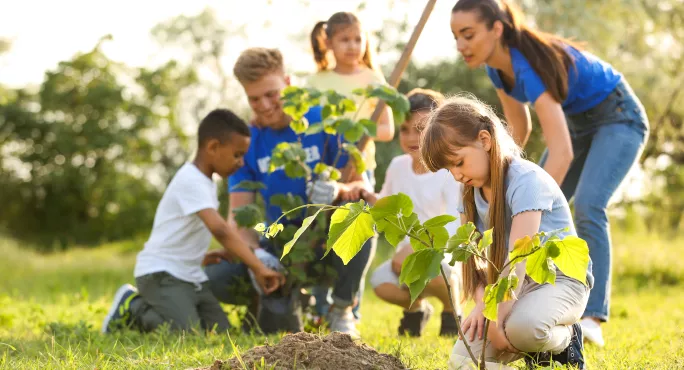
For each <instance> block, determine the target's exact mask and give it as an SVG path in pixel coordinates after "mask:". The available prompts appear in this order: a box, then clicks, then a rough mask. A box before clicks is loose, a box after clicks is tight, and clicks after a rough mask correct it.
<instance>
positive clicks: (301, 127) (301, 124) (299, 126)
mask: <svg viewBox="0 0 684 370" xmlns="http://www.w3.org/2000/svg"><path fill="white" fill-rule="evenodd" d="M290 128H291V129H292V131H294V132H295V134H297V135H300V134H303V133H305V132H306V130H307V129H308V128H309V121H308V120H307V119H306V117H301V118H299V119H297V120H293V121H292V122H290Z"/></svg>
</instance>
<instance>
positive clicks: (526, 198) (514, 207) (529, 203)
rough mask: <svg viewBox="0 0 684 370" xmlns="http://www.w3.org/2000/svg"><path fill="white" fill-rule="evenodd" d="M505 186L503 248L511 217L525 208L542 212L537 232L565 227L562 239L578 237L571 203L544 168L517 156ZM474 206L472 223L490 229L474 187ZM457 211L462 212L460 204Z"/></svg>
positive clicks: (486, 209) (590, 280)
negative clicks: (504, 234) (475, 216)
mask: <svg viewBox="0 0 684 370" xmlns="http://www.w3.org/2000/svg"><path fill="white" fill-rule="evenodd" d="M505 186H506V235H507V237H506V247H508V244H509V243H508V235H510V232H511V225H512V222H513V216H515V215H518V214H520V213H523V212H527V211H542V216H541V224H540V226H539V231H552V230H558V229H563V228H566V227H567V228H568V229H569V230H568V231H567V232H564V233H561V234H559V236H560V237H561V238H563V237H565V236H567V235H574V236H577V232H576V231H575V225H574V223H573V221H572V213H571V212H570V206H569V205H568V202H567V200H566V199H565V196H564V195H563V191H561V189H560V187H559V186H558V185H557V184H556V181H555V180H554V179H553V177H551V175H549V174H548V173H547V172H546V171H544V169H543V168H541V167H539V166H538V165H536V164H534V163H532V162H530V161H528V160H525V159H522V158H519V157H516V158H514V159H513V160H512V161H511V164H510V165H509V167H508V173H507V174H506V180H505ZM475 206H476V208H477V220H476V222H475V224H476V225H477V228H478V230H480V231H484V230H487V229H490V228H491V226H490V225H489V216H488V214H489V203H487V201H486V200H485V199H484V198H483V196H482V192H481V190H480V189H479V188H475ZM460 211H461V213H464V209H463V208H462V207H461V209H460ZM587 283H588V284H589V286H590V287H592V286H593V285H594V276H593V275H592V262H591V259H589V267H588V269H587Z"/></svg>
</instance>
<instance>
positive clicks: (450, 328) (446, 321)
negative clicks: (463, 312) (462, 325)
mask: <svg viewBox="0 0 684 370" xmlns="http://www.w3.org/2000/svg"><path fill="white" fill-rule="evenodd" d="M458 320H459V322H460V321H461V316H460V315H459V316H458ZM439 335H440V336H442V337H455V336H457V335H458V326H457V325H456V318H454V314H453V313H452V312H442V325H441V326H440V327H439Z"/></svg>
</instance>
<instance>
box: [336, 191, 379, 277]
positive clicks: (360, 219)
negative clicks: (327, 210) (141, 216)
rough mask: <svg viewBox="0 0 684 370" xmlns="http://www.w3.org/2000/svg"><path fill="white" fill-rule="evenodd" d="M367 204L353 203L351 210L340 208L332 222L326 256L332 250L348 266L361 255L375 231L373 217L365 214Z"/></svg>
mask: <svg viewBox="0 0 684 370" xmlns="http://www.w3.org/2000/svg"><path fill="white" fill-rule="evenodd" d="M364 207H365V202H364V201H362V200H361V201H359V202H358V203H351V204H350V205H349V209H345V208H338V209H337V210H336V211H335V212H334V213H333V215H332V218H331V221H330V233H329V234H328V247H327V250H326V252H325V253H326V255H327V254H328V253H329V252H330V250H331V249H332V250H333V251H335V253H336V254H337V255H338V256H339V257H340V258H341V259H342V262H343V263H344V264H345V265H346V264H347V263H349V261H351V259H352V258H353V257H354V256H355V255H356V254H357V253H359V251H360V250H361V248H362V247H363V244H364V243H365V242H366V241H367V240H368V239H370V238H371V237H372V236H373V235H375V232H374V231H373V225H374V224H375V223H374V222H373V217H371V215H370V214H368V213H366V212H364Z"/></svg>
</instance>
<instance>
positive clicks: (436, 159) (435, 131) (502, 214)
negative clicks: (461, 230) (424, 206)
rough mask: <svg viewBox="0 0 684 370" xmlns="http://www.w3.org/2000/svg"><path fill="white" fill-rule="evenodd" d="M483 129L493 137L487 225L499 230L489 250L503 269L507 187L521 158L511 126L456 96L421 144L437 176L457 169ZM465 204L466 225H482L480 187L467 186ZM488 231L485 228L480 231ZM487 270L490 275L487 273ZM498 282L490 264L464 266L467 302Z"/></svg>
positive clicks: (434, 114)
mask: <svg viewBox="0 0 684 370" xmlns="http://www.w3.org/2000/svg"><path fill="white" fill-rule="evenodd" d="M481 131H486V132H488V133H489V134H490V135H491V149H490V151H489V162H490V163H489V170H490V174H489V175H490V184H491V187H492V199H490V201H489V204H490V208H489V220H488V222H484V221H485V220H482V221H483V222H482V223H483V224H484V225H487V224H489V227H493V228H494V230H493V231H494V232H493V237H494V242H493V243H492V246H490V248H489V250H488V251H486V253H487V256H488V258H489V259H490V260H491V261H492V262H494V265H496V267H497V268H498V269H499V270H501V268H502V266H503V265H504V262H505V261H506V256H507V254H508V250H507V248H506V238H507V237H508V236H507V235H506V188H505V180H506V174H507V172H508V166H509V164H510V163H511V160H512V159H513V158H514V157H519V156H520V155H521V151H520V147H518V146H517V145H516V144H515V142H514V141H513V138H512V137H511V134H510V132H509V131H508V129H507V127H506V126H504V124H503V123H502V122H501V120H500V119H499V118H498V117H497V116H496V114H495V113H494V111H493V110H492V109H491V108H490V107H489V106H487V105H486V104H484V103H482V102H480V101H479V100H477V99H476V98H474V97H471V96H456V97H452V98H449V99H447V100H445V101H444V102H443V103H442V104H441V105H440V106H439V107H438V108H437V109H436V110H435V111H434V112H432V114H431V115H430V117H429V118H428V120H427V124H426V127H425V129H424V130H423V133H422V136H421V143H420V155H421V159H422V161H423V163H424V164H425V166H426V167H427V168H428V169H429V170H430V171H432V172H435V171H438V170H440V169H442V168H447V169H448V168H449V167H452V166H453V165H454V160H453V159H454V156H455V155H454V152H455V151H456V150H458V149H459V148H461V147H465V146H469V145H472V144H473V143H474V142H475V141H476V140H477V138H478V136H479V133H480V132H481ZM463 189H464V190H463V204H464V206H465V207H464V208H465V217H466V220H465V221H469V222H473V223H475V224H477V223H476V219H477V208H476V206H475V188H474V187H473V186H468V185H464V187H463ZM479 231H480V232H483V231H484V230H479ZM484 271H487V273H486V275H485V274H484ZM497 278H498V276H497V272H496V270H495V269H493V268H489V266H487V265H486V264H484V261H475V258H471V259H470V260H469V261H468V263H465V264H463V300H467V299H469V298H472V297H473V296H474V294H475V290H476V288H477V287H478V285H480V284H485V283H487V284H491V283H493V282H494V281H496V279H497Z"/></svg>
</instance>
